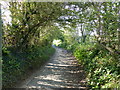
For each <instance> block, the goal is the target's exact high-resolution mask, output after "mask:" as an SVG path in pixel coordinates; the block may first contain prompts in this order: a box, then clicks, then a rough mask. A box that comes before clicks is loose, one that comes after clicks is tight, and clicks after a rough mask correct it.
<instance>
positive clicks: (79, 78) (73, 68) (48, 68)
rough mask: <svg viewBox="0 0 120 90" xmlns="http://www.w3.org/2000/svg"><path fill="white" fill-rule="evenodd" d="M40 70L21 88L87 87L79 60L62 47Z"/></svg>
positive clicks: (48, 89)
mask: <svg viewBox="0 0 120 90" xmlns="http://www.w3.org/2000/svg"><path fill="white" fill-rule="evenodd" d="M55 49H56V52H55V54H54V55H53V56H52V57H51V59H50V60H49V61H48V62H47V63H46V64H45V65H43V66H42V67H41V68H40V70H38V71H37V72H36V73H34V74H33V75H32V76H30V77H29V78H28V79H27V80H26V81H25V82H24V83H23V85H21V86H20V88H38V89H39V90H54V89H62V88H78V89H87V87H86V81H85V73H84V71H83V69H82V67H81V66H80V65H78V63H77V60H76V59H75V58H74V57H73V56H72V55H71V53H68V52H67V51H66V50H64V49H61V48H55Z"/></svg>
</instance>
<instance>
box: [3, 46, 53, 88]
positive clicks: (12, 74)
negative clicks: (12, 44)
mask: <svg viewBox="0 0 120 90" xmlns="http://www.w3.org/2000/svg"><path fill="white" fill-rule="evenodd" d="M54 52H55V49H54V48H52V47H50V46H44V47H40V46H33V47H32V48H29V49H27V50H24V52H17V51H16V49H14V48H8V49H7V48H4V49H3V67H2V69H3V74H2V76H3V77H2V80H3V81H2V84H3V87H5V88H7V87H13V86H14V84H15V83H16V82H18V80H21V78H22V77H24V76H25V75H26V74H27V71H28V72H29V70H31V69H35V68H39V67H40V66H41V65H42V64H43V63H44V62H45V61H46V60H48V59H49V58H50V56H51V55H52V54H53V53H54Z"/></svg>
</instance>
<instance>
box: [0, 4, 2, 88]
mask: <svg viewBox="0 0 120 90" xmlns="http://www.w3.org/2000/svg"><path fill="white" fill-rule="evenodd" d="M1 89H2V19H1V4H0V90H1Z"/></svg>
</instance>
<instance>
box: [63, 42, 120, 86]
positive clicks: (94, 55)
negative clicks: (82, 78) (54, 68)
mask: <svg viewBox="0 0 120 90" xmlns="http://www.w3.org/2000/svg"><path fill="white" fill-rule="evenodd" d="M61 46H62V45H61ZM65 48H66V49H69V50H71V51H72V52H73V54H74V56H75V57H76V59H77V60H78V61H79V63H80V64H82V65H83V66H84V69H85V71H86V73H87V81H88V85H89V86H90V88H118V87H119V88H120V63H118V60H115V59H114V58H113V57H112V56H111V55H110V53H109V52H108V51H106V50H103V49H101V48H100V47H98V45H97V44H82V45H80V44H73V45H68V46H66V47H65Z"/></svg>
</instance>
